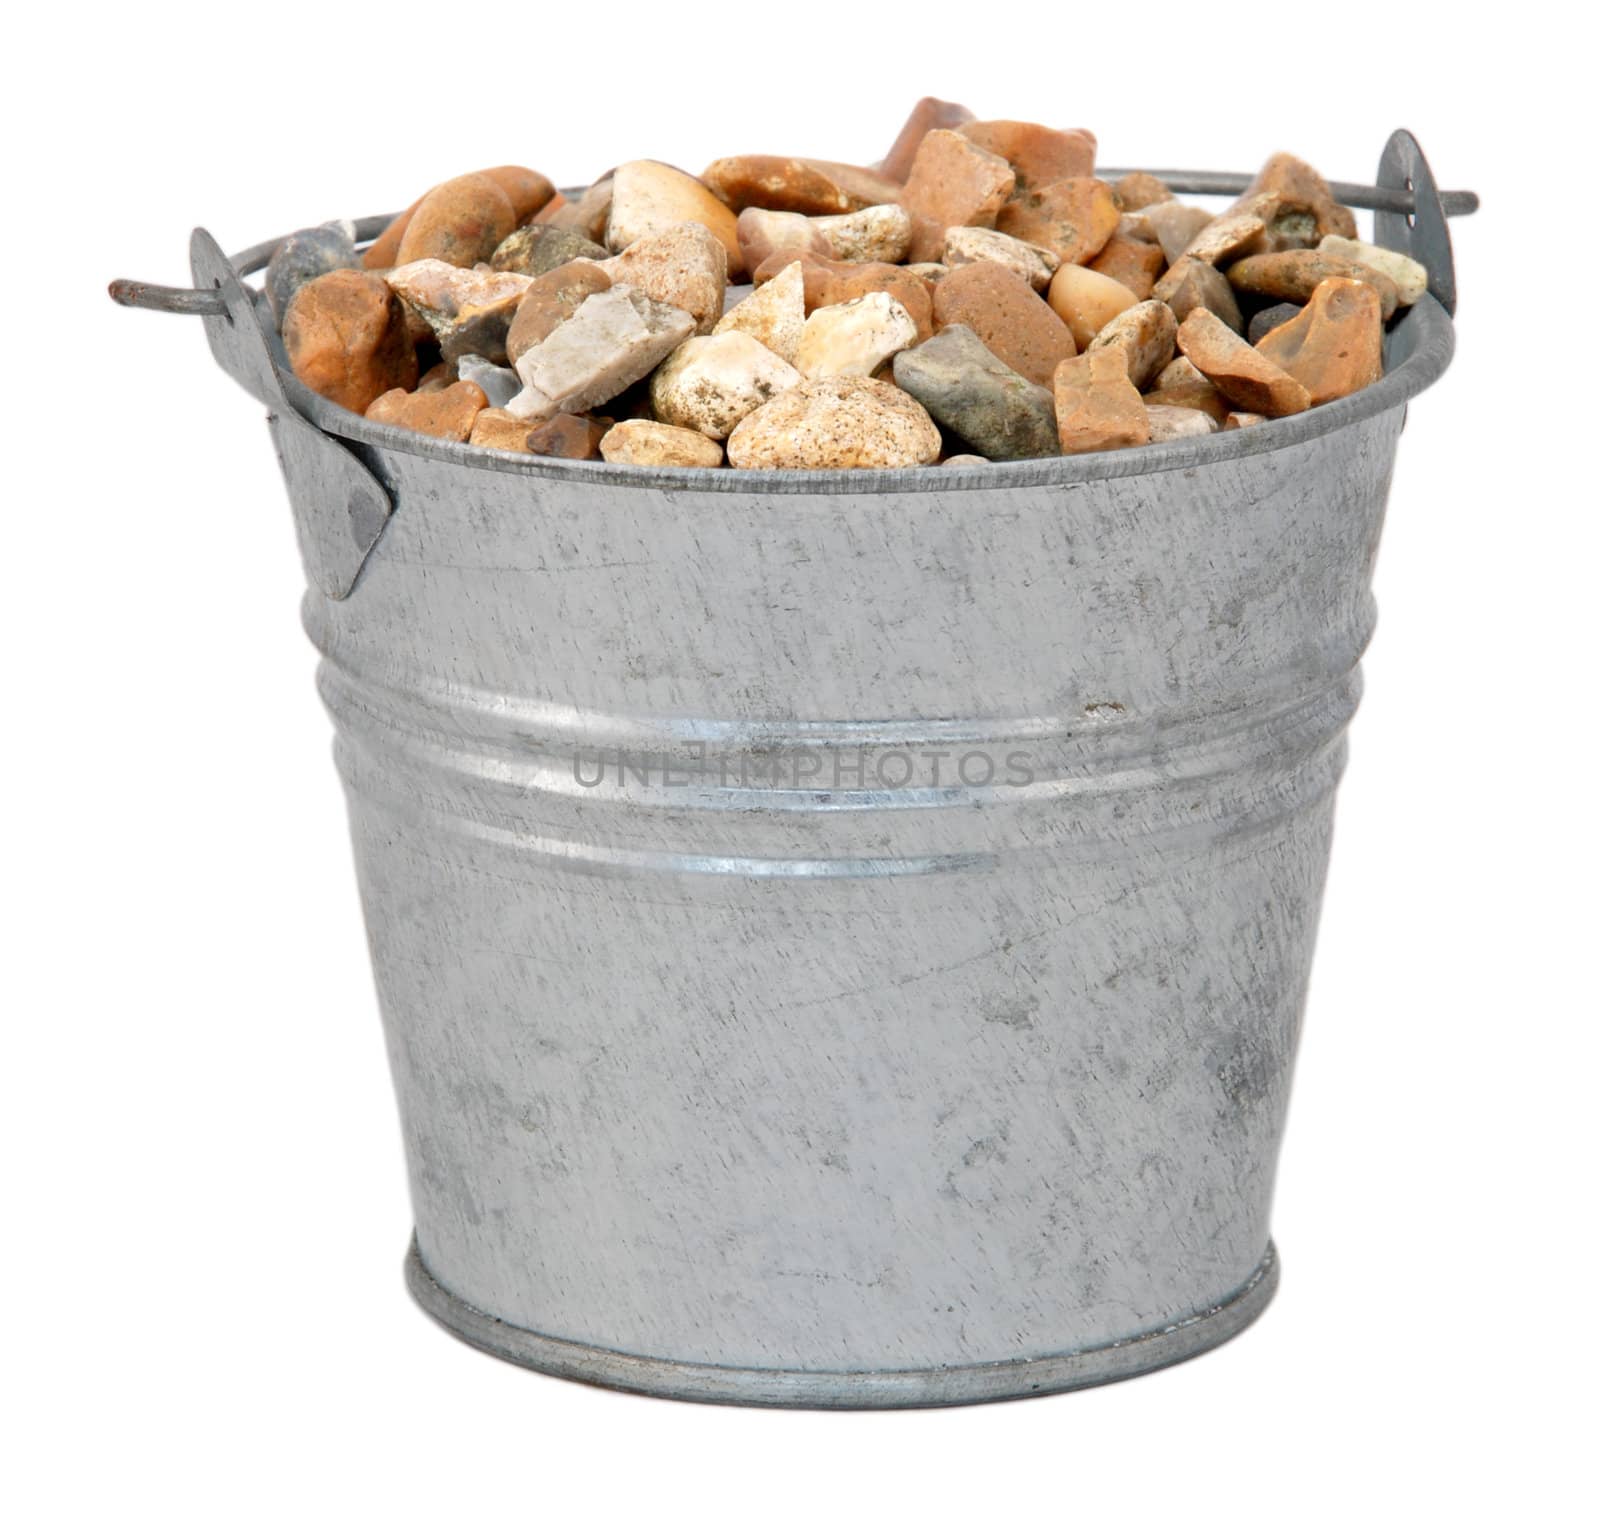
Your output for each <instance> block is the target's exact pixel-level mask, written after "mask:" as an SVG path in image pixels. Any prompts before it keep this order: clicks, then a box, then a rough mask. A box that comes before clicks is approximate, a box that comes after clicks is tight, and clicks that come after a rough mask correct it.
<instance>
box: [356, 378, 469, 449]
mask: <svg viewBox="0 0 1600 1528" xmlns="http://www.w3.org/2000/svg"><path fill="white" fill-rule="evenodd" d="M488 403H489V400H488V399H487V398H485V397H484V395H483V389H482V388H481V387H479V386H477V384H476V383H473V382H452V383H451V384H450V386H449V387H444V388H440V389H439V391H438V392H435V393H408V392H406V390H405V389H404V388H400V387H397V388H394V389H392V390H391V391H389V392H387V393H384V394H382V395H381V396H380V397H378V398H375V399H373V401H372V402H371V403H370V404H369V405H368V406H367V418H368V419H373V420H376V421H377V422H378V423H379V424H392V425H397V426H398V427H399V428H400V429H402V430H415V431H417V433H418V434H420V435H435V436H437V437H438V438H439V439H440V440H457V441H464V440H467V439H469V438H470V437H471V435H472V425H473V421H474V420H475V419H477V417H478V415H479V414H480V413H482V412H483V410H484V409H485V408H486V407H487V406H488Z"/></svg>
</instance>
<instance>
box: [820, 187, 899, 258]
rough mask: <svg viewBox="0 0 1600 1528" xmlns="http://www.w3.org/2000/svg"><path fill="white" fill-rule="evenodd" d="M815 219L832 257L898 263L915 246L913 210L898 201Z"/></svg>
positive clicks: (827, 251) (825, 247)
mask: <svg viewBox="0 0 1600 1528" xmlns="http://www.w3.org/2000/svg"><path fill="white" fill-rule="evenodd" d="M811 223H812V227H814V228H815V229H816V231H817V232H818V233H819V234H821V235H822V241H823V248H822V253H823V254H825V255H827V256H828V257H829V258H830V259H834V260H850V261H861V260H881V261H883V262H884V263H886V264H888V265H898V264H899V263H900V261H902V260H904V259H905V257H906V253H907V251H909V250H910V248H911V214H910V213H909V212H907V211H906V209H905V208H904V207H901V206H899V205H898V204H897V203H893V202H886V203H884V204H883V205H881V206H877V207H863V208H861V209H860V210H859V211H857V212H846V213H842V214H841V215H839V216H838V217H822V218H813V219H812V220H811Z"/></svg>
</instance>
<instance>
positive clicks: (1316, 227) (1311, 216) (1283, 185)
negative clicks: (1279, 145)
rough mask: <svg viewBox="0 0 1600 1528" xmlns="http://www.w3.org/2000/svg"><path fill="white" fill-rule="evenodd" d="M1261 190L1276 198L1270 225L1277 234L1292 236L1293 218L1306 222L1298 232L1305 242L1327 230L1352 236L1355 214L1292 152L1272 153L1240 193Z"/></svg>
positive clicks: (1315, 239)
mask: <svg viewBox="0 0 1600 1528" xmlns="http://www.w3.org/2000/svg"><path fill="white" fill-rule="evenodd" d="M1262 191H1270V192H1272V193H1273V194H1275V195H1276V196H1277V198H1278V211H1277V213H1276V214H1275V217H1274V219H1273V228H1274V232H1276V233H1278V234H1279V237H1280V238H1282V237H1284V236H1289V237H1294V236H1295V234H1294V233H1293V232H1292V230H1294V227H1295V221H1296V220H1297V219H1304V220H1306V222H1307V224H1308V226H1307V227H1306V228H1305V230H1304V233H1303V235H1301V236H1302V237H1304V239H1305V241H1306V242H1307V243H1308V244H1313V245H1314V244H1316V243H1318V242H1319V241H1320V240H1322V239H1324V238H1326V237H1327V235H1329V234H1330V233H1336V234H1338V235H1339V236H1340V238H1344V239H1353V238H1355V236H1356V217H1355V214H1354V213H1353V212H1352V211H1351V210H1350V209H1349V208H1348V207H1344V206H1341V205H1340V204H1339V203H1338V202H1336V201H1335V200H1334V198H1333V192H1332V191H1330V190H1329V189H1328V183H1327V181H1325V180H1324V179H1323V178H1322V177H1321V175H1319V174H1318V173H1317V172H1316V171H1315V170H1314V169H1312V167H1311V166H1310V165H1308V164H1307V163H1306V162H1305V160H1303V159H1296V158H1295V156H1294V155H1293V154H1274V155H1273V156H1272V158H1271V159H1269V160H1268V161H1267V162H1266V163H1265V164H1264V165H1262V166H1261V169H1260V171H1259V172H1258V173H1257V175H1256V178H1255V179H1254V180H1253V181H1251V182H1250V186H1249V189H1248V190H1246V191H1245V193H1244V195H1245V196H1246V197H1249V196H1253V195H1256V194H1257V193H1259V192H1262Z"/></svg>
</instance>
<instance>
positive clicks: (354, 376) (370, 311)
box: [283, 270, 417, 414]
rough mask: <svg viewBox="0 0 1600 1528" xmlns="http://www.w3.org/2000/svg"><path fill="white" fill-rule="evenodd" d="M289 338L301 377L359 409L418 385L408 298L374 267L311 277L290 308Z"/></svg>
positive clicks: (337, 400) (289, 349) (286, 315)
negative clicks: (397, 390)
mask: <svg viewBox="0 0 1600 1528" xmlns="http://www.w3.org/2000/svg"><path fill="white" fill-rule="evenodd" d="M283 344H284V349H285V350H286V351H287V352H288V356H289V366H290V368H291V370H293V372H294V374H295V376H297V377H298V378H299V379H300V380H301V381H302V382H304V383H305V385H306V386H307V387H309V388H310V389H311V390H312V391H313V392H316V393H320V394H321V395H322V396H323V397H324V398H329V399H332V401H333V402H335V403H337V404H340V405H342V406H343V407H344V408H347V409H351V410H353V411H354V412H355V413H357V414H359V413H362V412H364V411H365V410H366V407H367V405H368V404H370V403H371V402H372V400H373V399H374V398H376V397H378V396H379V395H380V394H382V393H386V392H388V391H389V390H390V389H391V388H407V387H415V386H416V385H417V352H416V347H415V346H414V345H413V344H412V342H411V338H410V335H409V334H408V333H407V330H406V312H405V305H404V304H403V303H402V302H401V301H400V299H399V298H398V297H396V296H395V294H394V293H393V292H391V291H390V290H389V284H388V282H386V281H385V280H384V279H383V277H381V276H375V275H373V274H372V273H371V272H370V271H353V270H342V271H329V272H328V274H327V275H325V276H318V277H317V278H316V279H315V280H313V281H308V282H306V284H305V285H304V286H302V287H301V288H300V290H299V291H297V292H296V293H295V294H294V296H293V297H292V298H291V299H290V301H289V306H288V309H287V310H286V311H285V313H284V315H283Z"/></svg>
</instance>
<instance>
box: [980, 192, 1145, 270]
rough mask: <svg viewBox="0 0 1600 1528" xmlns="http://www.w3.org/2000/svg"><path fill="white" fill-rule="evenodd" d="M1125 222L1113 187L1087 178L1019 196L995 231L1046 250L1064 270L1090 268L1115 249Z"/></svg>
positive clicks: (1002, 212)
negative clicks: (1116, 237) (1098, 257)
mask: <svg viewBox="0 0 1600 1528" xmlns="http://www.w3.org/2000/svg"><path fill="white" fill-rule="evenodd" d="M1121 221H1122V212H1121V209H1119V208H1118V206H1117V203H1116V198H1115V197H1113V196H1112V194H1111V187H1110V186H1108V185H1107V184H1106V183H1105V182H1104V181H1103V180H1096V179H1095V178H1094V177H1093V176H1087V175H1085V176H1077V177H1074V178H1072V179H1069V180H1058V181H1055V182H1054V183H1052V184H1050V185H1047V186H1040V187H1038V188H1037V189H1035V190H1031V191H1027V192H1019V193H1018V194H1017V195H1016V196H1014V197H1013V198H1012V199H1011V200H1010V201H1009V202H1007V203H1006V205H1005V206H1004V207H1002V208H1001V209H1000V213H999V216H998V217H997V218H996V220H995V227H997V228H998V229H999V230H1000V232H1001V233H1008V234H1010V235H1011V236H1012V237H1013V238H1016V239H1023V240H1026V241H1027V242H1028V243H1029V244H1042V245H1043V246H1044V247H1045V248H1046V249H1048V250H1051V251H1053V252H1054V254H1055V255H1056V257H1057V258H1058V259H1059V260H1060V261H1061V263H1062V264H1063V265H1087V264H1088V263H1089V261H1091V260H1092V259H1094V257H1095V256H1096V255H1098V254H1099V253H1100V251H1101V250H1103V249H1104V248H1105V247H1106V245H1107V244H1108V243H1110V241H1111V236H1112V234H1114V233H1115V232H1116V231H1117V227H1118V225H1119V224H1120V223H1121Z"/></svg>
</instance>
